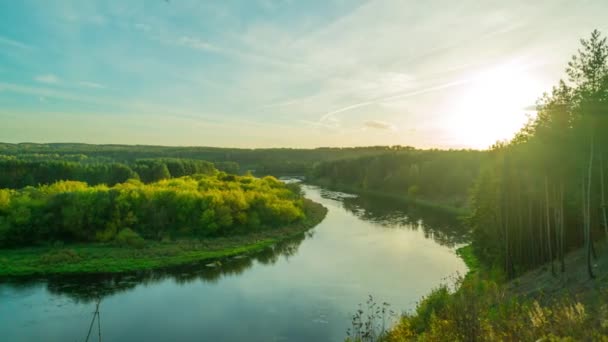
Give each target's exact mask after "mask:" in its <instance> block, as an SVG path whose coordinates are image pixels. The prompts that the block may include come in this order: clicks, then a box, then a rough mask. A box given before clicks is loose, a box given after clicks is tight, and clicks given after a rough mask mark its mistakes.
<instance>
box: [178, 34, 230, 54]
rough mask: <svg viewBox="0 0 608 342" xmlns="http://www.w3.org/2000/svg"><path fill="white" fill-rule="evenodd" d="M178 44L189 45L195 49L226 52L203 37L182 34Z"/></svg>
mask: <svg viewBox="0 0 608 342" xmlns="http://www.w3.org/2000/svg"><path fill="white" fill-rule="evenodd" d="M177 44H178V45H182V46H186V47H189V48H191V49H195V50H204V51H211V52H224V50H223V49H221V48H219V47H217V46H215V45H213V44H209V43H207V42H205V41H203V40H201V39H198V38H194V37H188V36H182V37H181V38H179V39H178V40H177Z"/></svg>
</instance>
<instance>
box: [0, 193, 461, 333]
mask: <svg viewBox="0 0 608 342" xmlns="http://www.w3.org/2000/svg"><path fill="white" fill-rule="evenodd" d="M304 190H305V191H306V195H307V197H308V198H311V199H312V200H314V201H317V202H320V203H322V204H323V205H325V206H326V207H327V208H328V209H329V212H328V214H327V218H326V219H325V220H324V221H323V222H322V223H321V224H320V225H318V226H317V227H316V228H314V229H313V230H311V231H310V232H309V233H307V234H305V235H303V236H302V237H300V238H296V239H294V240H292V241H289V242H286V243H283V244H280V245H277V246H275V247H274V248H273V249H269V250H267V251H264V252H262V253H260V254H258V255H255V256H252V257H247V258H238V259H233V260H231V261H228V262H226V263H224V265H223V266H222V267H221V268H210V267H206V266H204V265H201V266H197V267H193V266H191V267H187V268H181V269H172V270H167V271H157V272H145V273H139V274H131V275H123V276H120V277H107V276H94V277H77V278H65V277H63V278H58V279H46V280H28V281H22V280H20V281H9V280H5V281H4V282H3V283H0V336H1V340H2V341H84V340H85V338H86V335H87V332H88V330H89V324H90V323H91V319H92V317H93V311H94V309H95V303H96V299H95V298H96V297H101V298H102V299H101V304H100V318H101V332H102V338H103V340H105V341H245V340H246V341H341V340H343V338H344V336H345V332H346V329H347V328H348V327H349V325H350V318H351V315H352V313H353V312H354V311H355V310H356V309H357V308H358V304H359V303H362V302H365V300H366V299H367V297H368V295H370V294H371V295H373V296H374V297H375V298H376V299H377V301H378V302H383V301H386V302H389V303H391V308H393V309H394V310H396V311H401V310H409V309H412V308H413V307H414V306H415V303H416V301H418V300H419V299H420V297H421V296H423V295H425V294H426V293H428V291H429V290H430V289H432V288H433V287H435V286H437V285H438V284H439V283H441V282H442V281H443V280H444V279H445V278H446V277H449V276H451V275H454V274H455V273H456V272H460V273H464V272H465V271H466V267H465V265H464V264H463V262H462V261H461V260H460V259H459V258H458V257H456V255H455V253H454V246H456V245H458V244H459V243H462V242H463V241H465V239H466V237H465V236H464V235H463V229H462V228H461V227H460V226H459V225H458V224H456V223H455V220H454V218H452V217H449V216H445V215H442V214H440V213H437V212H432V211H431V212H428V211H424V210H422V209H421V208H415V207H411V206H410V207H408V205H407V204H404V203H399V202H396V201H387V200H386V199H381V198H371V197H358V198H357V197H352V196H349V195H346V194H342V193H336V192H331V191H327V190H324V189H320V188H317V187H313V186H304ZM92 335H93V338H92V339H91V340H92V341H97V337H98V333H97V323H95V325H94V329H93V333H92Z"/></svg>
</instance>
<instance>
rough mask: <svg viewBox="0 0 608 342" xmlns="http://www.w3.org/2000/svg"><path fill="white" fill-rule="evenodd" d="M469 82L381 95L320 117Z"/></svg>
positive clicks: (462, 81)
mask: <svg viewBox="0 0 608 342" xmlns="http://www.w3.org/2000/svg"><path fill="white" fill-rule="evenodd" d="M467 82H469V79H464V80H459V81H454V82H449V83H445V84H442V85H438V86H435V87H430V88H426V89H421V90H416V91H412V92H407V93H403V94H397V95H392V96H387V97H381V98H377V99H374V100H370V101H365V102H360V103H356V104H353V105H350V106H346V107H343V108H340V109H337V110H334V111H331V112H329V113H326V114H325V115H323V116H322V117H321V118H320V119H319V121H321V122H322V121H325V120H327V119H329V118H330V117H331V116H333V115H335V114H338V113H342V112H346V111H349V110H351V109H355V108H359V107H365V106H369V105H371V104H374V103H379V102H390V101H394V100H397V99H402V98H405V97H410V96H416V95H420V94H426V93H430V92H433V91H437V90H442V89H446V88H451V87H456V86H459V85H462V84H465V83H467Z"/></svg>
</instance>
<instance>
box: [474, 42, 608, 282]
mask: <svg viewBox="0 0 608 342" xmlns="http://www.w3.org/2000/svg"><path fill="white" fill-rule="evenodd" d="M566 74H567V75H568V78H569V80H568V82H566V81H560V82H559V83H558V84H557V85H556V86H555V87H554V88H553V90H552V92H551V93H550V94H546V95H545V96H543V97H542V98H541V99H540V100H539V102H538V105H537V111H538V114H537V116H536V117H535V118H534V119H532V120H530V122H529V123H528V124H527V125H526V126H525V127H523V128H522V129H521V131H520V132H519V133H518V134H517V135H516V137H515V138H514V139H512V140H511V141H510V142H508V143H497V144H496V145H495V146H494V147H493V148H492V150H491V151H490V152H489V155H490V158H488V160H487V162H486V163H485V164H484V165H483V167H482V171H481V173H480V176H479V177H478V179H477V181H476V183H475V185H474V187H473V190H472V192H471V209H472V210H471V215H470V217H469V218H468V223H469V224H470V226H471V227H472V229H473V233H472V237H473V251H474V253H475V254H476V256H477V257H478V259H479V260H480V261H481V262H482V263H483V264H484V265H485V266H486V267H487V268H488V269H501V270H502V271H503V272H504V274H505V275H506V276H507V277H508V278H512V277H514V276H516V275H518V274H521V273H523V272H525V271H526V270H529V269H531V268H534V267H537V266H539V265H542V264H545V263H547V262H549V263H550V268H551V270H552V272H553V273H554V274H555V273H557V268H556V267H555V262H554V261H558V263H559V264H558V265H559V271H560V272H564V271H566V270H565V265H564V263H563V258H564V255H565V253H567V252H568V251H570V250H573V249H576V248H579V247H580V246H582V245H585V246H586V248H587V250H588V255H587V259H588V261H587V262H588V265H589V266H588V273H589V276H590V277H593V272H592V267H591V264H592V262H591V256H592V255H593V254H594V252H593V240H595V239H597V236H598V235H600V234H602V235H606V236H607V237H608V219H607V217H608V215H607V208H608V206H607V205H606V201H607V200H606V182H607V180H606V179H605V175H606V173H607V171H608V170H606V165H608V163H607V162H606V160H607V157H608V155H607V154H606V153H607V152H608V139H607V138H606V137H608V135H606V134H604V133H603V132H606V131H607V130H608V43H607V41H606V39H605V38H602V37H601V35H600V33H599V32H598V31H594V32H592V34H591V37H590V38H589V39H583V40H582V41H581V48H580V49H579V51H578V53H577V54H576V55H575V56H574V57H573V58H572V60H571V62H570V63H569V64H568V68H567V69H566ZM581 214H582V215H581ZM602 230H603V232H602Z"/></svg>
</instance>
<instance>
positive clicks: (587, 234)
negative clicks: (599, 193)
mask: <svg viewBox="0 0 608 342" xmlns="http://www.w3.org/2000/svg"><path fill="white" fill-rule="evenodd" d="M589 145H590V146H589V167H588V170H587V190H586V194H585V195H586V196H585V197H586V202H587V203H586V205H585V213H586V215H585V216H586V217H585V242H586V245H587V273H589V277H590V278H595V275H594V274H593V269H592V268H591V248H592V247H591V180H592V178H593V154H594V153H593V152H594V147H595V146H594V139H593V132H591V143H590V144H589ZM583 187H584V185H583Z"/></svg>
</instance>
